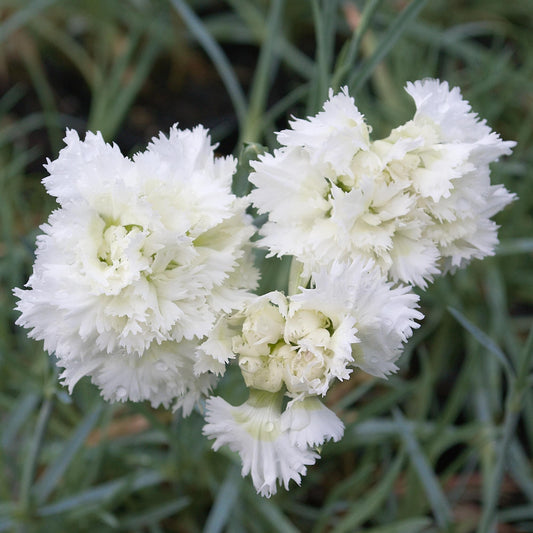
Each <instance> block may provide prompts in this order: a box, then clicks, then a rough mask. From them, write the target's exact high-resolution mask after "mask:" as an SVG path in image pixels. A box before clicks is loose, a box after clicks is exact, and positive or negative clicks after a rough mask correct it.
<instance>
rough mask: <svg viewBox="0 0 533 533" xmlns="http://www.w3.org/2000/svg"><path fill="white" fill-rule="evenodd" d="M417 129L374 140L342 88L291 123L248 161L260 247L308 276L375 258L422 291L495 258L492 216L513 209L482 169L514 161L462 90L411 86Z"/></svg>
mask: <svg viewBox="0 0 533 533" xmlns="http://www.w3.org/2000/svg"><path fill="white" fill-rule="evenodd" d="M407 91H408V92H409V94H411V95H412V96H413V98H414V100H415V103H416V105H417V111H416V113H415V116H414V118H413V120H411V121H409V122H407V123H406V124H404V125H402V126H400V127H399V128H396V129H395V130H393V131H392V132H391V134H390V136H389V137H387V138H386V139H381V140H376V141H373V142H370V141H369V139H368V132H369V128H368V127H367V126H366V125H365V124H364V121H363V117H362V116H361V114H360V113H359V111H358V110H357V108H356V107H355V105H354V102H353V100H352V99H351V98H350V97H349V96H348V94H347V92H346V90H343V92H342V93H339V94H337V95H332V93H331V92H330V96H329V99H328V101H327V102H326V103H325V104H324V109H323V111H322V112H320V113H318V114H317V115H316V116H315V117H310V118H308V119H307V120H295V121H293V122H291V129H290V130H285V131H282V132H280V133H279V134H278V137H277V138H278V141H279V143H280V144H281V148H280V149H278V150H275V151H274V153H273V154H264V155H262V156H260V157H259V160H258V161H256V162H253V163H252V166H253V168H254V172H252V174H251V175H250V181H251V182H252V183H253V184H254V185H255V186H256V188H255V189H254V190H253V191H252V192H251V194H250V198H251V201H252V203H253V204H254V205H255V206H256V207H257V209H258V210H259V212H261V213H268V221H267V222H266V223H265V224H264V225H263V227H262V228H261V234H262V236H263V239H262V241H260V242H261V245H262V246H264V247H266V248H268V249H269V253H270V255H278V256H281V255H293V256H294V257H296V258H297V259H298V260H299V261H300V262H302V263H303V264H304V265H305V272H306V273H307V274H311V273H312V272H313V271H314V270H317V269H319V268H321V267H327V266H329V265H331V264H332V263H333V262H334V261H342V262H350V261H351V260H352V259H354V258H358V259H359V260H372V261H373V262H374V263H375V264H376V265H378V266H379V267H380V268H381V270H382V272H383V273H384V274H385V275H387V276H388V277H389V279H391V280H393V281H399V282H402V283H408V284H411V285H418V286H420V287H422V288H425V287H426V285H427V282H428V281H431V280H432V279H433V278H434V276H435V275H437V274H439V273H442V272H446V271H447V270H450V269H451V270H453V269H455V268H457V267H460V266H464V265H465V264H466V263H467V262H468V261H470V260H471V259H473V258H481V257H484V256H485V255H488V254H491V253H493V249H494V246H495V244H496V243H497V235H496V229H497V228H496V225H495V224H494V223H493V222H492V221H490V220H489V218H490V216H492V215H493V214H495V213H496V212H498V211H499V210H500V209H502V208H503V207H504V206H505V205H506V204H507V203H509V202H510V201H512V200H513V198H514V195H512V194H510V193H508V192H507V191H506V190H505V189H504V188H503V187H502V186H499V185H496V186H492V185H490V169H489V164H490V163H491V162H493V161H496V160H497V159H498V157H499V156H501V155H505V154H509V153H510V151H511V147H512V146H514V143H513V142H509V141H506V142H504V141H502V140H501V139H500V138H499V136H498V135H497V134H496V133H494V132H492V131H491V130H490V128H489V127H488V126H487V125H486V124H485V122H484V121H479V119H478V118H477V116H476V115H475V114H474V113H472V112H471V111H470V106H469V104H468V103H467V102H465V101H464V100H463V99H462V98H461V95H460V93H459V91H458V90H457V89H452V90H449V89H448V85H447V84H446V83H440V82H438V81H437V80H425V81H421V82H415V83H414V84H408V86H407Z"/></svg>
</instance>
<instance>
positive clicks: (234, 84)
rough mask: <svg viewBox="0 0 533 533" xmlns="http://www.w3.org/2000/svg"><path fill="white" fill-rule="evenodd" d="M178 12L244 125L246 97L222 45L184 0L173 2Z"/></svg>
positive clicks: (240, 122)
mask: <svg viewBox="0 0 533 533" xmlns="http://www.w3.org/2000/svg"><path fill="white" fill-rule="evenodd" d="M171 2H172V5H173V6H174V8H175V9H176V11H177V12H178V13H179V14H180V15H181V17H182V18H183V21H184V22H185V24H186V25H187V27H188V28H189V30H190V32H191V33H192V34H193V35H194V36H195V37H196V39H197V40H198V42H199V43H200V44H201V46H202V47H203V49H204V50H205V52H206V54H207V55H208V56H209V57H210V58H211V61H212V62H213V65H214V66H215V68H216V69H217V71H218V73H219V74H220V77H221V78H222V81H223V82H224V85H225V86H226V90H227V91H228V94H229V96H230V98H231V101H232V103H233V107H234V109H235V113H236V115H237V119H238V120H239V124H240V125H241V127H242V125H243V124H244V120H245V117H246V108H247V104H246V97H245V96H244V92H243V90H242V88H241V85H240V83H239V80H238V79H237V76H236V74H235V71H234V70H233V68H232V66H231V64H230V62H229V60H228V58H227V57H226V55H225V54H224V52H223V51H222V48H221V47H220V45H219V44H218V43H217V42H216V41H215V40H214V39H213V37H212V36H211V34H210V33H209V32H208V31H207V29H206V27H205V25H204V24H203V23H202V21H201V20H200V19H199V18H198V17H197V15H196V14H195V13H194V11H193V10H192V9H191V8H190V7H189V6H188V5H187V4H186V3H185V2H184V1H183V0H171Z"/></svg>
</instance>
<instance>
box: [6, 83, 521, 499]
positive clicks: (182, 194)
mask: <svg viewBox="0 0 533 533" xmlns="http://www.w3.org/2000/svg"><path fill="white" fill-rule="evenodd" d="M407 92H408V93H409V94H410V95H411V97H412V98H413V100H414V102H415V105H416V112H415V114H414V116H413V118H412V120H410V121H408V122H407V123H405V124H403V125H401V126H399V127H397V128H395V129H394V130H392V131H391V133H390V135H389V136H388V137H386V138H384V139H378V140H372V139H371V138H370V131H371V128H370V127H369V126H368V125H367V124H366V122H365V120H364V117H363V116H362V114H361V113H360V112H359V111H358V110H357V108H356V107H355V105H354V101H353V99H352V98H351V97H350V96H349V94H348V91H347V89H343V90H342V91H341V92H340V93H339V94H336V95H333V93H330V96H329V99H328V101H327V102H326V103H325V104H324V108H323V110H322V111H321V112H319V113H318V114H317V115H316V116H313V117H309V118H307V119H303V120H302V119H295V120H293V121H292V122H291V124H290V126H291V127H290V129H287V130H285V131H282V132H280V133H278V135H277V138H278V141H279V143H280V145H281V148H279V149H277V150H275V151H274V152H273V153H265V154H264V155H262V156H260V157H259V159H258V160H257V161H255V162H252V163H251V165H252V167H253V172H252V173H251V174H250V176H249V179H250V182H251V183H252V184H253V185H255V189H254V190H253V191H252V192H251V193H250V195H249V197H247V198H237V197H235V196H234V195H233V194H232V193H231V182H232V176H233V173H234V171H235V168H236V160H235V159H234V158H232V157H226V158H215V156H214V151H213V146H211V143H210V139H209V136H208V134H207V131H206V130H205V129H203V128H202V127H197V128H195V129H194V130H192V131H189V130H184V131H182V130H179V129H177V128H176V127H174V128H172V130H171V131H170V135H169V136H168V137H165V136H164V135H160V136H159V137H157V138H154V139H153V140H152V142H151V143H150V144H149V145H148V147H147V149H146V151H144V152H140V153H138V154H136V155H135V156H134V157H133V158H131V159H130V158H127V157H124V156H123V155H122V154H121V153H120V151H119V149H118V148H117V147H116V146H114V145H113V146H111V145H109V144H106V143H105V142H104V141H103V139H102V137H101V136H100V135H99V134H91V133H88V134H87V136H86V138H85V140H84V141H81V140H80V139H79V137H78V135H77V134H76V133H75V132H73V131H68V132H67V136H66V138H65V141H66V148H64V149H63V150H62V151H61V153H60V154H59V157H58V158H57V159H56V160H55V161H52V162H50V161H49V162H48V165H47V169H48V171H49V173H50V175H49V176H48V177H47V178H45V180H44V184H45V186H46V188H47V190H48V192H49V193H50V194H51V195H52V196H54V197H56V198H57V201H58V203H59V208H58V209H57V210H56V211H54V212H53V213H52V214H51V216H50V218H49V220H48V223H46V224H44V225H43V226H42V227H41V229H42V231H43V234H42V235H40V236H39V237H38V239H37V252H36V260H35V265H34V271H33V274H32V276H31V277H30V279H29V281H28V284H27V287H28V288H27V289H26V290H22V289H15V294H16V295H17V296H18V298H19V302H18V306H17V308H18V310H19V311H20V312H21V315H20V317H19V319H18V321H17V323H18V324H19V325H22V326H25V327H28V328H30V335H31V336H32V337H33V338H35V339H42V340H44V346H45V349H46V350H48V351H49V352H50V353H55V355H56V357H57V360H58V365H59V366H60V367H62V368H64V370H63V373H62V375H61V377H62V379H63V382H64V383H65V384H66V385H68V387H69V390H72V388H73V387H74V385H75V384H76V382H77V381H78V380H79V379H80V378H82V377H83V376H90V378H91V380H92V381H93V383H95V384H96V385H97V386H98V387H99V388H100V389H101V391H102V395H103V396H104V398H105V399H107V400H110V401H124V400H132V401H141V400H149V401H150V402H151V403H152V405H153V406H158V405H160V404H162V405H164V406H165V407H170V406H173V407H174V408H175V409H177V408H181V409H182V410H183V413H184V414H188V413H190V412H191V410H192V409H193V407H194V406H195V404H197V403H198V402H199V400H202V399H204V398H206V397H208V398H207V400H206V401H205V410H204V414H205V419H206V425H205V426H204V430H203V432H204V434H205V435H206V436H207V437H209V438H211V439H213V440H214V443H213V447H214V449H215V450H216V449H218V448H220V447H221V446H224V445H227V446H229V448H230V449H231V450H233V451H234V452H237V453H238V454H239V455H240V458H241V460H242V474H243V475H247V474H250V475H251V478H252V482H253V484H254V486H255V488H256V489H257V491H258V492H259V493H260V494H262V495H264V496H267V497H268V496H270V495H272V494H274V493H275V492H276V490H277V484H278V482H279V483H282V484H283V485H284V486H285V487H286V488H288V486H289V482H290V481H291V480H294V481H296V482H297V483H300V480H301V476H302V475H305V473H306V468H307V466H309V465H312V464H314V462H315V461H316V459H317V458H318V457H319V454H318V451H317V448H318V447H320V446H321V445H322V444H323V443H324V442H326V441H327V440H334V441H337V440H339V439H340V438H341V437H342V435H343V432H344V426H343V423H342V422H341V420H340V419H339V418H338V417H337V415H336V414H335V413H334V412H333V411H332V410H330V409H328V408H327V407H326V406H325V405H324V403H323V402H322V398H323V397H324V396H325V395H326V394H327V392H328V391H329V390H330V388H331V387H332V385H333V383H334V382H335V381H342V380H346V379H348V378H349V377H350V375H351V374H352V373H353V372H354V371H355V370H356V369H360V370H362V371H364V372H366V373H368V374H371V375H373V376H376V377H379V378H383V377H386V376H387V375H388V374H390V373H391V372H394V371H396V370H397V366H396V361H397V359H398V358H399V356H400V355H401V353H402V350H403V346H404V344H405V342H406V341H407V340H408V338H409V337H410V336H411V335H412V332H413V329H415V328H417V327H418V323H417V322H416V321H417V320H420V319H422V318H423V315H422V313H420V312H419V311H418V296H417V295H415V294H414V292H413V287H414V286H418V287H421V288H425V287H426V286H427V284H428V283H429V282H430V281H432V280H433V279H434V277H435V276H437V275H441V274H443V273H445V272H448V271H453V270H455V269H457V268H461V267H463V266H465V265H466V264H468V262H470V261H471V260H472V259H474V258H483V257H485V256H487V255H490V254H492V253H493V251H494V247H495V245H496V243H497V226H496V225H495V223H494V222H493V221H492V220H491V217H492V216H493V215H494V214H495V213H497V212H498V211H500V210H501V209H502V208H503V207H504V206H505V205H507V204H508V203H509V202H511V201H512V200H513V198H514V195H513V194H511V193H509V192H508V191H507V190H506V189H505V188H504V187H503V186H501V185H491V183H490V164H491V163H492V162H494V161H496V160H497V159H498V158H499V157H500V156H502V155H505V154H509V153H510V151H511V148H512V146H513V145H514V143H513V142H509V141H502V140H501V139H500V138H499V136H498V135H497V134H496V133H494V132H492V131H491V130H490V128H489V127H488V126H487V125H486V124H485V122H484V121H480V120H479V119H478V117H477V115H475V114H474V113H473V112H472V111H471V109H470V106H469V104H468V103H467V102H466V101H464V100H463V99H462V97H461V95H460V93H459V91H458V89H451V90H450V89H449V88H448V85H447V84H446V83H440V82H439V81H437V80H425V81H419V82H415V83H410V84H408V85H407ZM249 204H252V205H253V206H254V207H255V208H256V209H257V211H258V212H259V213H261V214H267V215H268V220H267V222H266V223H265V224H264V225H263V226H262V228H261V230H260V233H261V237H262V238H261V239H260V240H259V241H258V245H259V246H262V247H264V248H267V250H268V253H269V254H270V255H278V256H283V255H290V256H292V267H291V276H290V279H289V283H288V290H287V292H286V293H283V292H280V291H273V292H268V293H267V294H263V295H256V294H254V293H253V292H252V291H253V290H254V289H255V287H256V281H257V272H256V269H255V268H254V266H253V262H252V254H251V249H252V246H253V245H252V242H251V237H252V235H253V234H254V233H255V226H254V225H253V224H252V220H251V217H249V216H248V215H246V209H247V208H248V206H249ZM232 362H233V363H235V367H236V368H238V371H240V373H241V375H242V379H243V382H244V384H245V385H246V387H247V389H248V391H249V397H248V400H247V401H246V402H244V403H243V404H242V405H238V406H233V405H230V404H229V403H228V402H226V400H224V399H223V398H222V397H217V396H210V394H211V389H212V387H213V386H214V385H215V383H216V382H217V380H218V379H219V378H220V377H221V376H223V375H224V373H225V371H226V368H227V366H228V364H230V363H232ZM202 403H203V402H200V404H202Z"/></svg>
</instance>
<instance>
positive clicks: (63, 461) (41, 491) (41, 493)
mask: <svg viewBox="0 0 533 533" xmlns="http://www.w3.org/2000/svg"><path fill="white" fill-rule="evenodd" d="M102 409H103V404H102V403H101V402H100V403H99V404H98V405H97V406H96V407H95V408H94V409H93V410H92V411H91V412H90V413H89V414H88V415H87V416H86V417H85V419H84V420H83V422H82V423H81V424H80V425H79V426H78V428H77V429H76V431H75V432H74V434H73V435H72V438H71V439H70V440H69V441H68V442H67V443H66V444H65V446H64V448H63V450H62V451H61V453H60V454H59V456H58V458H57V460H56V461H55V462H54V463H52V464H51V465H50V466H49V467H48V468H47V469H46V470H45V472H44V473H43V475H42V476H41V477H40V479H39V481H38V482H37V483H36V484H35V486H34V488H33V491H34V495H35V499H36V502H37V504H38V505H41V504H42V503H43V502H44V501H45V500H46V499H47V498H48V496H49V495H50V494H51V493H52V491H53V490H54V489H55V488H56V486H57V484H58V483H59V481H60V479H61V476H62V475H63V474H64V472H65V471H66V470H67V468H68V466H69V465H70V463H71V461H72V459H73V458H74V455H75V454H76V452H77V451H78V450H79V449H80V447H81V446H82V444H83V443H84V442H85V439H86V438H87V436H88V435H89V433H90V431H91V430H92V428H93V427H94V425H95V424H96V421H97V420H98V417H99V416H100V413H101V412H102Z"/></svg>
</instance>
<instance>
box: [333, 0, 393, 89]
mask: <svg viewBox="0 0 533 533" xmlns="http://www.w3.org/2000/svg"><path fill="white" fill-rule="evenodd" d="M382 3H383V0H370V1H369V2H366V3H365V7H364V8H363V12H362V13H361V19H360V21H359V25H358V26H357V28H354V30H353V33H352V38H351V39H350V41H349V42H348V43H346V46H345V48H344V49H343V50H341V53H340V54H339V57H338V59H337V64H336V66H335V70H334V73H333V76H332V82H331V87H332V88H333V90H334V91H337V90H338V88H339V87H340V85H341V83H342V81H343V80H344V78H345V76H346V75H347V74H348V72H350V71H351V70H352V69H353V68H354V63H355V59H356V57H357V53H358V52H359V46H360V44H361V40H362V38H363V36H364V34H365V33H366V31H367V30H368V28H369V26H370V22H371V21H372V18H373V16H374V14H375V13H376V11H377V10H378V8H379V6H380V5H381V4H382Z"/></svg>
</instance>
